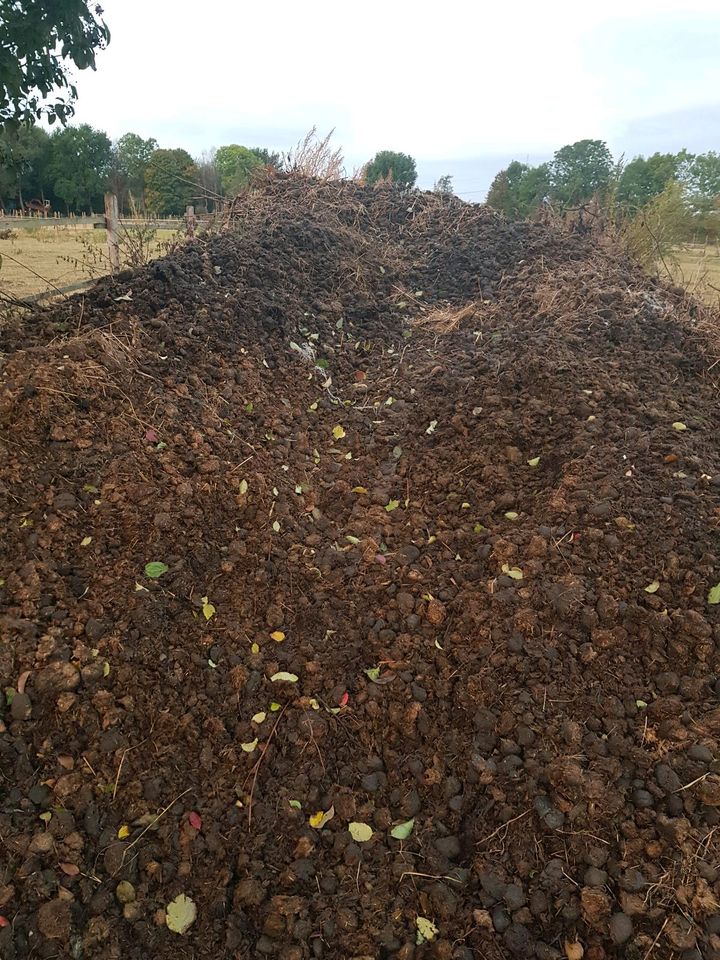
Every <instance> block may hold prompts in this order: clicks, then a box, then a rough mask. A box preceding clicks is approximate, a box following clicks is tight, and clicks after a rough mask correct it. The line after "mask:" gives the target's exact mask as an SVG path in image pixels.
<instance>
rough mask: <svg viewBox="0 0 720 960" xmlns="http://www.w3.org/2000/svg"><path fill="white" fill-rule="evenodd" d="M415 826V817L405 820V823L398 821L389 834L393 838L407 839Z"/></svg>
mask: <svg viewBox="0 0 720 960" xmlns="http://www.w3.org/2000/svg"><path fill="white" fill-rule="evenodd" d="M414 827H415V817H413V818H412V820H406V821H405V823H398V824H397V826H394V827H393V828H392V830H391V831H390V836H391V837H393V838H394V839H395V840H407V838H408V837H409V836H410V834H411V833H412V832H413V829H414Z"/></svg>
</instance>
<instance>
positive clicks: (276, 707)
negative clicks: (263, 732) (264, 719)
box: [270, 702, 281, 713]
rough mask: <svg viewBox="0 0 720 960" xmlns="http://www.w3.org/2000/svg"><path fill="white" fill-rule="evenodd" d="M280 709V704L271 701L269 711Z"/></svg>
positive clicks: (274, 711)
mask: <svg viewBox="0 0 720 960" xmlns="http://www.w3.org/2000/svg"><path fill="white" fill-rule="evenodd" d="M280 709H281V704H279V703H275V702H273V703H271V704H270V712H271V713H277V712H278V710H280Z"/></svg>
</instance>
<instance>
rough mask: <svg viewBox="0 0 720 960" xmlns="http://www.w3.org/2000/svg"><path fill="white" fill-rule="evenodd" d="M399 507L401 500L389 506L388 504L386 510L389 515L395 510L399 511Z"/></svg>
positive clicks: (390, 503) (393, 501)
mask: <svg viewBox="0 0 720 960" xmlns="http://www.w3.org/2000/svg"><path fill="white" fill-rule="evenodd" d="M399 506H400V501H399V500H391V501H390V502H389V503H388V504H386V506H385V509H386V510H387V512H388V513H392V512H393V510H397V508H398V507H399Z"/></svg>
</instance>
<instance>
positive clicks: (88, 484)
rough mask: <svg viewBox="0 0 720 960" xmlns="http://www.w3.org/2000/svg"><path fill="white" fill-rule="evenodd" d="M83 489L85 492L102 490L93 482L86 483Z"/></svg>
mask: <svg viewBox="0 0 720 960" xmlns="http://www.w3.org/2000/svg"><path fill="white" fill-rule="evenodd" d="M83 490H84V491H85V493H99V492H100V491H99V490H98V488H97V487H94V486H93V485H92V484H91V483H86V484H85V486H84V487H83Z"/></svg>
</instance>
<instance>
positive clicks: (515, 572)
mask: <svg viewBox="0 0 720 960" xmlns="http://www.w3.org/2000/svg"><path fill="white" fill-rule="evenodd" d="M502 572H503V573H505V574H507V576H508V577H512V578H513V580H522V578H523V572H522V570H521V569H520V567H511V566H510V565H509V564H507V563H504V564H503V565H502Z"/></svg>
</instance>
